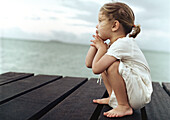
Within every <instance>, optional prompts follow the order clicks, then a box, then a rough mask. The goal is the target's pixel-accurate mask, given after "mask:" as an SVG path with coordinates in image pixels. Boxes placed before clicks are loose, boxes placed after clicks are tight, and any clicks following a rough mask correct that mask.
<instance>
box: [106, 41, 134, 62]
mask: <svg viewBox="0 0 170 120" xmlns="http://www.w3.org/2000/svg"><path fill="white" fill-rule="evenodd" d="M131 48H132V46H131V44H130V41H127V40H123V39H120V40H117V41H115V42H114V43H113V44H112V45H111V46H110V48H109V49H108V51H107V53H106V55H110V56H113V57H115V58H117V59H120V60H121V59H126V58H127V57H130V56H131V51H132V49H131Z"/></svg>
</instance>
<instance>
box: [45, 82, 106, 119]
mask: <svg viewBox="0 0 170 120" xmlns="http://www.w3.org/2000/svg"><path fill="white" fill-rule="evenodd" d="M105 91H106V90H105V87H104V85H96V79H90V80H89V81H88V82H86V83H85V84H84V85H82V86H81V88H79V89H78V90H76V91H75V92H74V93H72V94H71V95H70V96H69V97H67V98H66V99H65V100H63V101H62V102H61V103H60V104H59V105H57V106H56V107H55V108H53V109H52V110H51V111H50V112H49V113H47V114H46V115H44V117H43V118H42V119H43V120H47V119H50V120H56V119H59V120H61V119H63V120H74V119H75V120H79V119H80V118H81V120H88V119H90V118H91V116H92V114H93V112H94V111H95V109H96V107H97V104H93V103H92V100H93V99H95V98H102V97H103V95H104V93H105ZM96 111H97V110H96ZM68 113H71V114H68Z"/></svg>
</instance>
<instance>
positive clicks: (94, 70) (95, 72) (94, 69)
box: [92, 68, 101, 74]
mask: <svg viewBox="0 0 170 120" xmlns="http://www.w3.org/2000/svg"><path fill="white" fill-rule="evenodd" d="M92 71H93V73H94V74H100V73H101V71H99V70H98V69H96V68H92Z"/></svg>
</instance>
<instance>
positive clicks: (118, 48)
mask: <svg viewBox="0 0 170 120" xmlns="http://www.w3.org/2000/svg"><path fill="white" fill-rule="evenodd" d="M106 54H107V55H110V56H114V57H115V58H117V59H119V60H120V64H119V74H120V75H121V76H122V77H123V79H124V81H125V84H126V89H127V95H128V100H129V104H130V106H131V107H132V108H133V109H140V108H142V107H144V105H145V104H147V103H149V102H150V100H151V94H152V91H153V88H152V82H151V76H150V69H149V66H148V63H147V61H146V59H145V56H144V55H143V53H142V51H141V50H140V48H139V47H138V45H137V44H136V42H135V40H134V39H132V38H128V37H125V38H120V39H118V40H117V41H115V42H114V43H113V44H112V45H111V46H110V48H109V49H108V51H107V53H106ZM109 105H110V106H111V107H113V108H115V107H116V106H117V100H116V96H115V94H114V91H113V90H112V94H111V97H110V101H109Z"/></svg>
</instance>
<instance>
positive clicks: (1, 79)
mask: <svg viewBox="0 0 170 120" xmlns="http://www.w3.org/2000/svg"><path fill="white" fill-rule="evenodd" d="M33 75H34V74H32V73H15V72H8V73H4V74H1V75H0V86H1V85H4V84H8V83H10V82H15V81H17V80H23V78H27V77H30V76H33Z"/></svg>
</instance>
